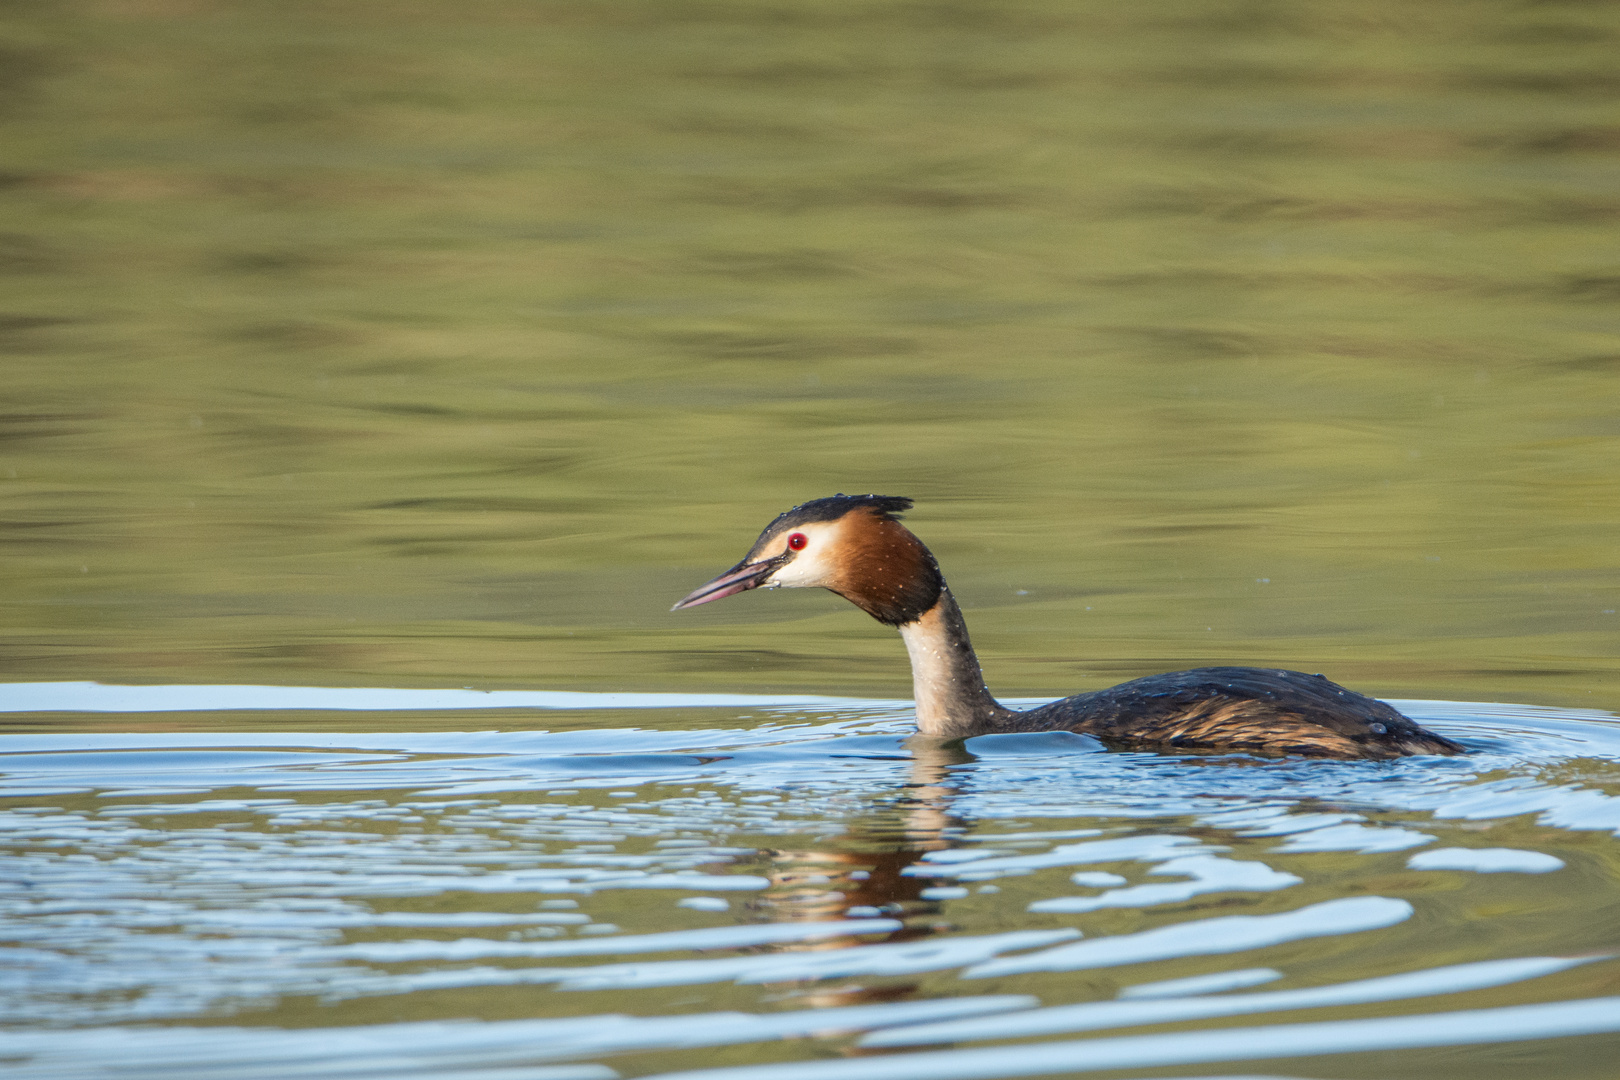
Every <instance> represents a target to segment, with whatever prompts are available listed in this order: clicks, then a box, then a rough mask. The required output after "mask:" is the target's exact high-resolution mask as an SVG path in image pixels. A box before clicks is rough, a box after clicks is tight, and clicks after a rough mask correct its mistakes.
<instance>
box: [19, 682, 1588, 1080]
mask: <svg viewBox="0 0 1620 1080" xmlns="http://www.w3.org/2000/svg"><path fill="white" fill-rule="evenodd" d="M199 690H202V691H205V693H199ZM9 693H10V695H13V696H14V697H13V700H19V699H20V704H21V705H23V706H24V707H26V708H27V709H29V710H30V711H29V713H27V714H25V715H31V716H36V717H40V716H46V715H49V714H48V713H47V712H45V711H44V710H47V709H49V708H50V706H51V705H52V704H53V703H54V704H56V705H59V706H61V707H64V708H67V707H70V708H72V709H75V710H79V711H78V712H76V713H69V714H65V715H67V716H76V717H78V718H79V719H78V722H77V723H72V724H68V725H66V727H68V728H73V727H77V728H83V729H86V730H82V731H77V732H75V731H71V730H64V728H63V726H61V725H57V726H54V727H50V726H47V725H44V724H36V725H34V729H33V731H32V732H31V733H22V732H21V731H20V730H19V731H18V732H17V733H15V734H11V735H8V736H6V737H5V744H4V750H5V753H4V754H3V756H0V773H3V777H4V779H3V781H0V798H3V799H4V805H5V806H6V811H5V813H4V815H3V816H0V828H3V829H4V831H5V836H6V850H7V851H8V853H9V855H8V858H7V860H6V876H7V879H8V881H9V883H10V885H9V888H8V889H7V891H6V898H5V900H4V902H3V912H4V915H3V925H4V927H5V929H4V934H5V936H6V939H7V951H8V964H7V967H8V971H9V973H8V975H7V977H6V978H5V980H4V982H3V983H0V1016H3V1017H4V1019H5V1021H6V1022H7V1023H8V1024H10V1025H15V1027H14V1028H13V1032H12V1035H11V1037H10V1043H11V1050H9V1051H8V1053H10V1054H13V1055H15V1058H14V1060H13V1063H12V1065H11V1066H10V1068H9V1070H8V1073H7V1074H8V1075H15V1076H18V1077H34V1076H39V1077H46V1076H59V1075H73V1076H80V1075H84V1076H91V1075H95V1076H101V1075H106V1076H151V1077H158V1076H172V1075H180V1074H183V1075H195V1076H205V1077H232V1078H236V1077H255V1076H266V1077H269V1076H280V1075H289V1074H290V1073H292V1072H297V1073H298V1074H299V1075H311V1076H334V1077H337V1076H354V1075H390V1076H412V1075H421V1076H433V1077H440V1076H446V1075H453V1076H462V1075H465V1076H468V1077H485V1078H487V1080H506V1078H508V1077H513V1076H522V1077H556V1078H563V1077H567V1078H572V1077H580V1078H582V1080H589V1078H595V1077H606V1076H610V1075H614V1074H617V1075H630V1076H633V1075H655V1074H657V1075H661V1074H664V1073H668V1072H679V1071H684V1070H690V1069H699V1070H707V1069H715V1068H719V1069H721V1072H720V1074H719V1075H724V1076H730V1075H732V1074H731V1073H729V1072H726V1071H725V1070H726V1069H727V1068H731V1067H738V1068H741V1069H743V1070H744V1072H743V1073H739V1074H738V1075H744V1074H748V1075H754V1074H755V1073H754V1072H753V1070H755V1069H757V1067H758V1066H759V1065H761V1064H763V1063H767V1062H776V1063H782V1062H789V1061H802V1062H804V1063H805V1064H804V1065H803V1066H802V1068H801V1071H802V1072H803V1073H804V1075H805V1076H806V1077H820V1076H823V1075H825V1076H827V1077H835V1076H836V1077H842V1076H844V1075H846V1073H845V1072H844V1071H842V1070H852V1069H855V1066H856V1063H857V1061H864V1062H865V1063H866V1064H864V1065H861V1066H860V1067H859V1069H856V1070H855V1071H854V1073H853V1074H854V1075H870V1076H873V1077H877V1078H894V1077H905V1076H934V1075H939V1074H941V1073H943V1074H946V1075H958V1076H964V1077H972V1076H983V1077H996V1076H1013V1075H1042V1074H1049V1073H1054V1072H1073V1071H1092V1070H1118V1069H1135V1068H1141V1067H1149V1066H1162V1065H1166V1064H1169V1065H1178V1064H1186V1063H1205V1062H1221V1063H1228V1062H1244V1061H1252V1060H1264V1059H1272V1058H1282V1059H1288V1060H1290V1061H1294V1062H1297V1063H1299V1067H1300V1068H1301V1069H1302V1072H1301V1073H1300V1075H1311V1076H1317V1075H1346V1076H1378V1075H1389V1074H1390V1073H1391V1071H1392V1070H1393V1071H1397V1072H1398V1070H1399V1069H1400V1068H1401V1067H1402V1066H1401V1064H1400V1063H1401V1062H1402V1061H1404V1060H1407V1059H1406V1058H1404V1057H1402V1056H1401V1051H1409V1050H1410V1049H1411V1048H1413V1047H1431V1048H1432V1047H1440V1048H1444V1051H1445V1053H1444V1056H1442V1057H1439V1058H1436V1059H1435V1060H1433V1061H1430V1062H1429V1064H1428V1065H1426V1066H1425V1067H1426V1068H1427V1069H1430V1070H1431V1071H1433V1072H1434V1073H1435V1074H1436V1075H1440V1076H1503V1077H1508V1076H1514V1075H1522V1069H1523V1068H1524V1067H1525V1062H1527V1061H1533V1062H1534V1063H1535V1068H1536V1070H1537V1072H1538V1075H1543V1074H1544V1075H1559V1076H1588V1075H1589V1076H1600V1075H1602V1070H1603V1069H1605V1068H1607V1067H1608V1066H1607V1064H1606V1063H1608V1062H1610V1061H1612V1057H1611V1056H1610V1055H1612V1051H1613V1048H1614V1042H1613V1039H1614V1035H1615V1033H1617V1032H1620V999H1617V998H1616V997H1614V996H1613V989H1614V986H1615V980H1616V979H1617V978H1620V962H1617V957H1620V948H1617V947H1616V943H1615V941H1614V938H1613V934H1612V933H1611V931H1610V927H1609V920H1607V919H1606V918H1605V917H1604V915H1603V914H1602V913H1603V912H1604V911H1605V910H1607V908H1609V907H1610V906H1612V893H1613V888H1614V881H1615V875H1616V872H1617V868H1620V861H1617V848H1616V846H1615V844H1614V839H1613V838H1614V836H1615V835H1617V834H1620V795H1617V794H1616V793H1614V792H1615V781H1616V779H1617V778H1620V721H1616V720H1615V719H1613V718H1611V717H1607V716H1601V715H1596V714H1590V713H1589V714H1584V715H1577V714H1572V713H1569V712H1560V711H1557V710H1548V709H1540V710H1538V709H1534V708H1529V707H1494V708H1493V707H1481V706H1468V705H1459V704H1448V703H1444V702H1423V701H1408V702H1401V703H1400V704H1401V705H1402V706H1403V707H1404V708H1405V709H1406V710H1408V711H1409V712H1410V713H1411V714H1412V715H1414V716H1416V717H1418V718H1419V719H1421V720H1423V721H1425V722H1426V723H1429V724H1431V725H1432V726H1433V727H1435V728H1436V729H1437V730H1439V731H1441V732H1443V733H1445V734H1447V735H1451V736H1453V737H1456V738H1460V739H1462V740H1464V741H1465V742H1467V743H1468V745H1469V746H1470V747H1471V748H1472V749H1473V750H1474V753H1473V754H1471V755H1470V756H1468V757H1466V758H1417V759H1408V760H1404V761H1400V762H1396V763H1393V764H1390V763H1375V762H1320V761H1277V760H1271V761H1261V760H1254V759H1246V758H1236V759H1233V758H1222V757H1190V758H1189V757H1179V758H1178V757H1171V756H1166V755H1157V754H1143V753H1108V752H1105V751H1103V750H1102V748H1101V747H1100V746H1098V745H1097V744H1096V743H1095V742H1094V741H1092V740H1090V739H1088V738H1085V737H1081V736H1074V735H1070V734H1067V733H1050V734H1039V735H1012V736H989V737H982V738H977V739H970V740H967V741H966V742H965V743H961V742H959V743H955V744H951V743H941V742H938V741H934V740H928V739H923V738H921V737H918V736H915V735H912V734H911V730H910V728H911V725H910V721H909V716H908V710H907V709H906V706H905V703H904V702H898V703H897V702H884V701H870V702H858V701H846V702H840V703H827V702H815V701H805V700H800V701H780V700H779V701H774V702H772V701H761V702H757V703H755V704H754V705H753V706H752V708H751V710H750V712H749V713H747V714H743V715H739V712H738V708H739V707H738V705H737V704H735V703H734V702H727V703H726V704H725V705H719V704H717V703H716V702H714V701H712V700H710V699H706V698H704V697H701V696H698V695H691V696H684V697H683V696H681V695H662V696H658V697H655V698H653V699H652V700H649V701H647V702H646V707H644V708H642V709H633V708H627V707H626V705H627V702H626V700H625V697H626V696H625V695H604V696H603V697H602V698H601V699H598V700H595V701H592V700H590V698H589V695H582V694H577V693H574V694H559V695H555V696H553V697H551V698H550V700H549V701H548V700H547V695H544V694H541V693H537V692H528V693H521V694H514V695H513V696H514V697H518V698H520V699H521V700H522V706H521V707H527V708H528V709H529V710H530V711H529V712H528V713H527V714H526V715H527V717H528V719H529V720H530V721H531V725H533V724H535V723H536V722H538V725H539V726H538V727H537V726H531V727H530V728H529V729H527V730H525V729H524V728H523V727H519V726H517V725H515V724H513V723H512V718H515V717H518V716H521V715H524V714H523V713H520V712H519V709H520V708H521V707H520V706H519V705H517V704H516V703H515V702H513V701H509V700H507V699H506V698H505V697H503V696H502V695H500V694H493V695H487V697H489V698H493V699H494V700H492V701H486V702H480V703H478V704H480V705H483V706H484V707H483V708H477V709H476V711H463V712H461V713H452V712H449V711H447V710H448V708H449V706H448V704H447V702H448V701H449V700H455V699H457V698H466V697H471V696H472V695H467V694H465V693H464V692H463V693H461V694H457V693H456V692H453V691H452V692H434V691H399V690H391V691H369V692H368V691H359V690H352V689H350V690H335V691H321V690H316V689H304V690H298V691H286V690H284V691H282V694H283V695H284V696H285V695H287V694H289V693H296V694H297V695H298V697H299V706H294V708H295V709H297V710H298V711H296V712H292V713H290V714H289V715H288V716H287V717H285V718H284V719H286V720H288V721H289V722H291V721H292V719H293V718H296V719H298V720H303V721H305V723H304V724H303V727H302V730H281V729H280V728H279V727H278V728H271V727H269V726H268V725H258V726H257V728H256V730H242V731H236V732H227V731H225V730H223V729H222V725H220V724H218V723H217V722H210V721H213V719H214V718H216V717H218V716H220V715H229V714H228V713H222V710H229V709H232V708H235V709H241V710H247V709H252V708H254V707H255V706H257V707H260V708H263V707H265V706H266V705H268V704H269V703H270V702H271V701H273V700H274V698H273V696H270V697H265V696H264V695H262V694H261V690H260V688H255V687H214V688H197V687H182V688H177V689H173V690H171V689H170V688H164V687H147V688H138V689H137V690H135V691H131V690H130V689H129V688H118V687H103V686H95V685H84V684H33V685H31V686H14V687H12V688H10V689H9ZM142 702H144V703H146V704H147V705H148V706H149V707H151V708H164V707H166V709H167V711H163V712H156V711H153V712H148V713H145V714H141V713H132V712H131V710H132V709H133V708H135V707H136V706H137V705H138V704H140V703H142ZM413 704H414V705H415V706H417V707H418V708H420V709H422V710H425V711H428V712H430V713H431V714H432V715H433V716H434V717H435V718H436V719H437V721H438V724H439V726H440V727H441V728H450V727H452V726H454V724H455V722H456V721H461V722H463V723H465V729H464V730H461V731H450V730H437V731H419V730H404V731H401V730H394V731H376V732H371V733H366V732H361V731H356V730H343V728H342V727H341V726H340V725H341V721H342V720H345V719H349V718H350V717H352V716H353V714H354V712H355V711H358V710H364V709H367V708H368V707H369V708H371V709H375V710H379V711H386V715H389V716H400V715H403V714H400V713H399V712H398V711H397V710H400V709H409V708H411V707H412V705H413ZM592 706H594V708H593V707H592ZM97 707H100V708H105V709H112V710H118V712H117V713H115V714H114V715H118V716H122V717H125V718H126V720H125V722H124V723H123V724H122V725H120V727H121V729H122V730H118V731H106V730H95V729H94V728H95V725H91V724H87V723H85V722H84V720H85V718H86V717H88V716H90V715H93V714H91V713H88V712H86V711H85V710H91V709H96V708H97ZM187 707H190V708H195V709H204V710H210V711H208V712H203V713H199V714H194V715H200V716H203V717H207V718H208V721H205V722H203V723H189V722H187V719H186V718H187V715H188V714H187V713H185V712H177V711H174V710H176V709H185V708H187ZM323 707H324V708H325V709H326V710H329V711H326V712H322V711H320V710H321V709H322V708H323ZM537 708H538V709H540V710H542V711H541V712H534V711H533V710H535V709H537ZM338 710H349V711H348V712H347V713H345V712H340V711H338ZM695 714H703V715H706V716H707V717H708V718H710V719H711V721H712V722H711V723H710V724H708V725H694V724H692V723H691V718H692V716H693V715H695ZM59 715H61V714H59ZM237 715H238V716H239V717H243V718H245V717H250V716H251V715H252V714H251V713H249V712H245V711H244V712H240V713H238V714H237ZM131 716H138V717H143V719H144V718H145V717H150V718H151V719H150V720H144V722H137V723H130V722H129V721H128V718H129V717H131ZM492 718H493V719H495V720H496V721H497V723H499V722H500V721H501V720H505V724H504V725H502V728H503V729H496V730H491V729H488V728H484V729H481V730H480V729H476V726H477V724H478V722H480V721H485V722H487V720H489V719H492ZM739 720H741V721H743V722H741V723H738V721H739ZM152 721H158V722H156V723H154V722H152ZM467 721H472V723H466V722H467ZM727 721H729V722H730V723H729V724H727ZM237 726H238V727H254V725H251V724H239V725H237ZM540 727H543V728H544V730H541V729H539V728H540ZM159 729H168V730H159ZM1554 1005H1556V1007H1553V1006H1554ZM1228 1017H1235V1018H1238V1019H1237V1020H1236V1021H1234V1023H1235V1024H1236V1025H1237V1026H1236V1027H1232V1026H1226V1027H1223V1028H1222V1029H1221V1030H1220V1032H1219V1033H1218V1035H1217V1034H1205V1035H1200V1034H1198V1031H1199V1029H1200V1028H1201V1027H1203V1026H1205V1025H1204V1024H1203V1022H1205V1021H1209V1020H1211V1019H1217V1018H1228ZM471 1018H476V1019H471ZM1189 1024H1190V1025H1193V1027H1191V1028H1189V1027H1188V1025H1189ZM1162 1025H1175V1026H1174V1027H1171V1028H1170V1029H1168V1032H1166V1029H1164V1028H1163V1027H1162ZM1144 1027H1147V1028H1150V1029H1154V1030H1156V1031H1157V1032H1159V1033H1156V1034H1151V1035H1126V1036H1114V1035H1112V1034H1111V1033H1112V1032H1114V1031H1121V1030H1123V1031H1132V1030H1135V1029H1141V1028H1144ZM67 1028H74V1029H78V1030H76V1031H75V1032H74V1034H73V1036H72V1037H71V1038H68V1037H66V1032H65V1030H64V1029H67ZM1175 1032H1185V1033H1184V1034H1176V1033H1175ZM1074 1033H1094V1034H1093V1036H1092V1038H1091V1039H1090V1040H1088V1041H1086V1042H1083V1043H1079V1044H1073V1045H1071V1043H1069V1042H1061V1041H1060V1042H1057V1043H1053V1042H1049V1041H1031V1040H1039V1039H1040V1037H1042V1036H1062V1035H1073V1034H1074ZM986 1040H993V1041H995V1042H996V1043H998V1044H999V1045H998V1046H997V1048H996V1049H995V1050H994V1051H989V1050H984V1051H981V1050H979V1049H976V1048H977V1047H979V1046H980V1045H982V1044H983V1043H984V1042H985V1041H986ZM1007 1040H1012V1041H1011V1042H1010V1043H1009V1042H1007ZM1503 1042H1510V1043H1513V1044H1514V1045H1515V1047H1516V1049H1515V1051H1514V1052H1513V1053H1511V1054H1510V1055H1506V1056H1504V1054H1503V1048H1502V1046H1501V1043H1503ZM941 1044H944V1045H945V1046H948V1047H954V1049H946V1050H941V1049H939V1047H940V1046H941ZM1520 1044H1522V1045H1520ZM1525 1047H1528V1048H1529V1049H1528V1051H1526V1049H1525ZM878 1050H884V1051H886V1052H888V1053H889V1054H898V1056H879V1057H866V1056H864V1055H866V1054H868V1053H871V1052H876V1051H878ZM1526 1053H1528V1055H1529V1056H1525V1055H1526ZM829 1055H830V1060H827V1059H828V1058H829ZM1346 1055H1349V1056H1346ZM818 1061H821V1062H823V1063H821V1064H816V1063H815V1062H818ZM1088 1063H1089V1064H1088ZM779 1067H781V1066H780V1064H778V1065H776V1066H773V1068H779ZM182 1070H183V1072H182ZM513 1070H515V1071H513ZM1156 1075H1157V1074H1156Z"/></svg>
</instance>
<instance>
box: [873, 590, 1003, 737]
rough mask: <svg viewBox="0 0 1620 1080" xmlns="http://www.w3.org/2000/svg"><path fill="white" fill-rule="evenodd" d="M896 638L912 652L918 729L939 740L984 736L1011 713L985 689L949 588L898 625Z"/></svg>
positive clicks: (912, 672) (965, 627) (977, 659)
mask: <svg viewBox="0 0 1620 1080" xmlns="http://www.w3.org/2000/svg"><path fill="white" fill-rule="evenodd" d="M900 637H901V638H902V639H904V641H905V643H906V652H908V653H910V654H911V682H912V686H913V688H914V692H915V694H916V696H917V730H918V731H920V732H922V733H923V734H924V735H935V736H940V737H943V738H962V737H964V736H968V735H983V734H986V733H987V732H991V731H996V730H999V729H1000V726H1001V725H1000V722H1001V721H1002V720H1004V719H1005V718H1007V717H1009V716H1011V715H1012V711H1011V710H1009V709H1004V708H1002V707H1001V705H999V704H998V703H997V702H996V699H995V698H993V697H991V696H990V691H989V690H988V689H986V688H985V685H984V675H983V674H982V673H981V672H980V671H979V658H978V657H977V656H975V655H974V653H973V644H972V642H970V641H969V640H968V633H967V624H966V623H964V622H963V621H962V612H961V609H960V608H958V607H957V606H956V600H955V599H954V598H953V597H952V596H951V593H950V590H949V589H946V590H944V591H943V592H941V593H940V596H939V602H938V603H936V604H935V605H934V606H933V607H931V608H929V609H928V610H927V611H926V612H924V613H923V614H922V616H921V617H920V618H918V619H917V620H916V621H914V622H909V623H905V624H903V625H902V626H901V627H900Z"/></svg>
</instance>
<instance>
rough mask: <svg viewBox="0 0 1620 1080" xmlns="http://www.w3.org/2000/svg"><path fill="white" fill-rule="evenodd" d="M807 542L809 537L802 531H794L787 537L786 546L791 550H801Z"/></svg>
mask: <svg viewBox="0 0 1620 1080" xmlns="http://www.w3.org/2000/svg"><path fill="white" fill-rule="evenodd" d="M809 542H810V538H809V537H808V536H806V535H804V533H794V534H793V535H792V536H790V537H788V547H789V549H791V550H793V551H803V550H804V545H806V544H808V543H809Z"/></svg>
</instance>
